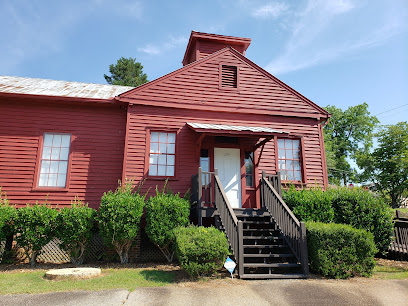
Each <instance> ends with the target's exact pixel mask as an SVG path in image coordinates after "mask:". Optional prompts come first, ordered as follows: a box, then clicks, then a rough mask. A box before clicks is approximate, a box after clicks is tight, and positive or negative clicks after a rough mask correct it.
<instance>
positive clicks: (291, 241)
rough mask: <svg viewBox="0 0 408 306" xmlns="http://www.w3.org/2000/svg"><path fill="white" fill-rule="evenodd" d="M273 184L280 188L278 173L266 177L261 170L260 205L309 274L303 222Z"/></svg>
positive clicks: (305, 272) (304, 271) (305, 271)
mask: <svg viewBox="0 0 408 306" xmlns="http://www.w3.org/2000/svg"><path fill="white" fill-rule="evenodd" d="M271 182H272V183H271ZM272 184H273V185H274V186H273V185H272ZM275 186H276V188H277V189H278V190H279V191H280V190H281V189H280V188H281V181H280V173H279V172H278V173H277V174H276V175H273V176H269V179H268V177H267V176H266V175H265V172H262V179H261V197H262V206H263V207H265V208H267V209H268V210H269V212H270V214H271V215H272V217H273V218H274V220H275V222H276V224H277V225H278V227H279V229H280V230H281V231H282V234H283V236H284V238H285V240H286V242H287V243H288V245H289V247H290V248H291V249H292V251H293V253H294V254H295V256H296V258H297V260H298V261H299V262H300V264H301V265H302V269H303V273H304V274H305V275H309V266H308V256H307V240H306V226H305V223H304V222H299V220H298V219H297V218H296V217H295V215H294V214H293V213H292V211H291V210H290V209H289V207H288V206H287V205H286V203H285V202H284V201H283V199H282V197H281V195H280V192H278V191H277V190H276V188H274V187H275Z"/></svg>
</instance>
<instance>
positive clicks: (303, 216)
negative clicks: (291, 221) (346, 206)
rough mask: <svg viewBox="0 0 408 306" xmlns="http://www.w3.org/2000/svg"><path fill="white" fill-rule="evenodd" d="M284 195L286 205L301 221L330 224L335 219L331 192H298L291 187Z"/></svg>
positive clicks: (316, 190)
mask: <svg viewBox="0 0 408 306" xmlns="http://www.w3.org/2000/svg"><path fill="white" fill-rule="evenodd" d="M283 195H284V200H285V202H286V204H288V206H289V207H290V209H291V210H292V212H293V213H294V214H295V216H296V217H297V218H298V219H299V220H302V221H316V222H325V223H329V222H332V221H333V219H334V210H333V207H332V196H331V194H330V193H329V192H325V191H323V190H321V189H301V190H296V189H295V187H294V186H291V187H290V189H289V190H288V191H284V193H283Z"/></svg>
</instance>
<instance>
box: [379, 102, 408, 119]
mask: <svg viewBox="0 0 408 306" xmlns="http://www.w3.org/2000/svg"><path fill="white" fill-rule="evenodd" d="M407 105H408V103H407V104H404V105H401V106H398V107H395V108H391V109H389V110H386V111H383V112H381V113H378V114H375V115H374V116H378V115H381V114H384V113H388V112H390V111H393V110H396V109H399V108H401V107H404V106H407Z"/></svg>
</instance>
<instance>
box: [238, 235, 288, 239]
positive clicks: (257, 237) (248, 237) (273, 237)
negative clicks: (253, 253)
mask: <svg viewBox="0 0 408 306" xmlns="http://www.w3.org/2000/svg"><path fill="white" fill-rule="evenodd" d="M242 239H244V240H245V239H247V240H278V239H282V237H278V236H243V237H242Z"/></svg>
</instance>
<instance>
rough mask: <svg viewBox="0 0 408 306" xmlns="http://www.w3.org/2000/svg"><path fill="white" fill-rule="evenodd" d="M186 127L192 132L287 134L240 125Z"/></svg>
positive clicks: (189, 123)
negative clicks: (192, 130)
mask: <svg viewBox="0 0 408 306" xmlns="http://www.w3.org/2000/svg"><path fill="white" fill-rule="evenodd" d="M187 125H188V126H190V127H191V128H193V129H194V130H198V129H202V130H217V131H228V132H231V131H236V132H251V133H262V134H272V133H277V134H289V132H286V131H279V130H274V129H271V128H268V127H262V126H241V125H225V124H208V123H195V122H194V123H193V122H187Z"/></svg>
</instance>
